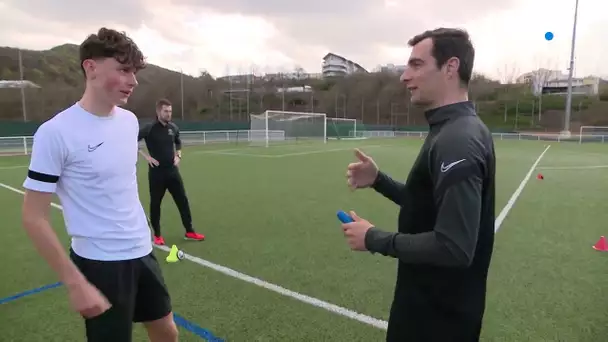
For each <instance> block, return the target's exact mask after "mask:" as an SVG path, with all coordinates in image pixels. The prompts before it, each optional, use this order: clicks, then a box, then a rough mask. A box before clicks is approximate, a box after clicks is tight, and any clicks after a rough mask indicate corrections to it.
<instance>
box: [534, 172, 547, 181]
mask: <svg viewBox="0 0 608 342" xmlns="http://www.w3.org/2000/svg"><path fill="white" fill-rule="evenodd" d="M536 179H539V180H543V179H545V176H543V174H542V173H539V174H538V175H537V176H536Z"/></svg>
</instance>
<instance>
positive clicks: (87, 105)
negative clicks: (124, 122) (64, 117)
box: [78, 90, 114, 117]
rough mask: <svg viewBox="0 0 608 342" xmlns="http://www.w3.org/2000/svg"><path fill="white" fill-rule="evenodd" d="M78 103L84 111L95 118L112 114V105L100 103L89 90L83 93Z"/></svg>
mask: <svg viewBox="0 0 608 342" xmlns="http://www.w3.org/2000/svg"><path fill="white" fill-rule="evenodd" d="M78 103H79V104H80V106H81V107H82V108H83V109H84V110H86V111H87V112H89V113H91V114H93V115H97V116H103V117H106V116H110V115H111V114H112V111H113V110H114V105H113V104H109V103H107V102H105V101H100V100H99V99H98V98H96V96H94V94H93V93H92V92H91V91H89V90H85V91H84V94H83V95H82V98H81V99H80V101H78Z"/></svg>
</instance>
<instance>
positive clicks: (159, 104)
mask: <svg viewBox="0 0 608 342" xmlns="http://www.w3.org/2000/svg"><path fill="white" fill-rule="evenodd" d="M163 106H171V101H169V100H167V99H160V100H158V101H156V109H161V108H162V107H163Z"/></svg>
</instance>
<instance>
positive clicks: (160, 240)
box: [154, 236, 165, 246]
mask: <svg viewBox="0 0 608 342" xmlns="http://www.w3.org/2000/svg"><path fill="white" fill-rule="evenodd" d="M154 244H155V245H158V246H164V245H165V239H163V237H162V236H154Z"/></svg>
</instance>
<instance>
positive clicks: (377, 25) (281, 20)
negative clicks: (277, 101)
mask: <svg viewBox="0 0 608 342" xmlns="http://www.w3.org/2000/svg"><path fill="white" fill-rule="evenodd" d="M515 1H516V0H505V1H487V0H461V1H458V2H452V1H444V0H427V1H423V2H416V1H407V2H406V1H385V0H350V1H331V0H312V1H307V2H300V1H297V2H296V1H281V0H258V1H247V0H206V1H198V0H176V1H175V3H177V4H180V5H184V6H188V7H190V8H197V7H198V8H199V9H201V10H205V11H215V12H219V13H247V15H249V16H259V17H263V18H264V19H265V20H266V21H268V22H269V23H271V24H272V25H273V26H274V27H276V28H277V30H278V31H279V32H281V34H280V35H278V36H276V37H274V38H273V41H272V44H273V46H277V47H279V48H280V49H281V51H285V53H286V54H287V55H289V56H293V58H294V59H299V60H307V61H312V60H315V62H316V63H319V61H320V58H321V57H322V56H323V55H324V53H326V52H330V51H331V52H334V53H338V54H342V55H344V56H346V57H347V58H351V59H353V60H355V61H357V62H359V63H361V64H363V65H365V66H367V67H374V66H375V64H377V63H378V62H377V61H378V58H379V57H380V56H379V52H380V51H381V50H382V49H386V48H389V47H390V48H396V47H403V46H405V45H406V43H407V41H408V40H409V38H411V37H412V36H414V35H416V34H418V33H421V32H422V31H423V30H425V29H430V28H435V27H437V26H442V25H447V26H450V25H462V24H464V22H458V21H455V20H454V18H466V19H467V20H471V19H475V18H480V17H483V16H484V15H486V14H488V13H491V12H492V11H496V10H500V9H505V8H509V7H511V6H514V5H515ZM290 49H291V50H296V51H297V50H300V51H299V52H298V53H294V52H290ZM313 55H314V56H316V58H314V57H313ZM298 57H299V58H298ZM405 58H406V56H403V59H405ZM317 65H318V64H317Z"/></svg>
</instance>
